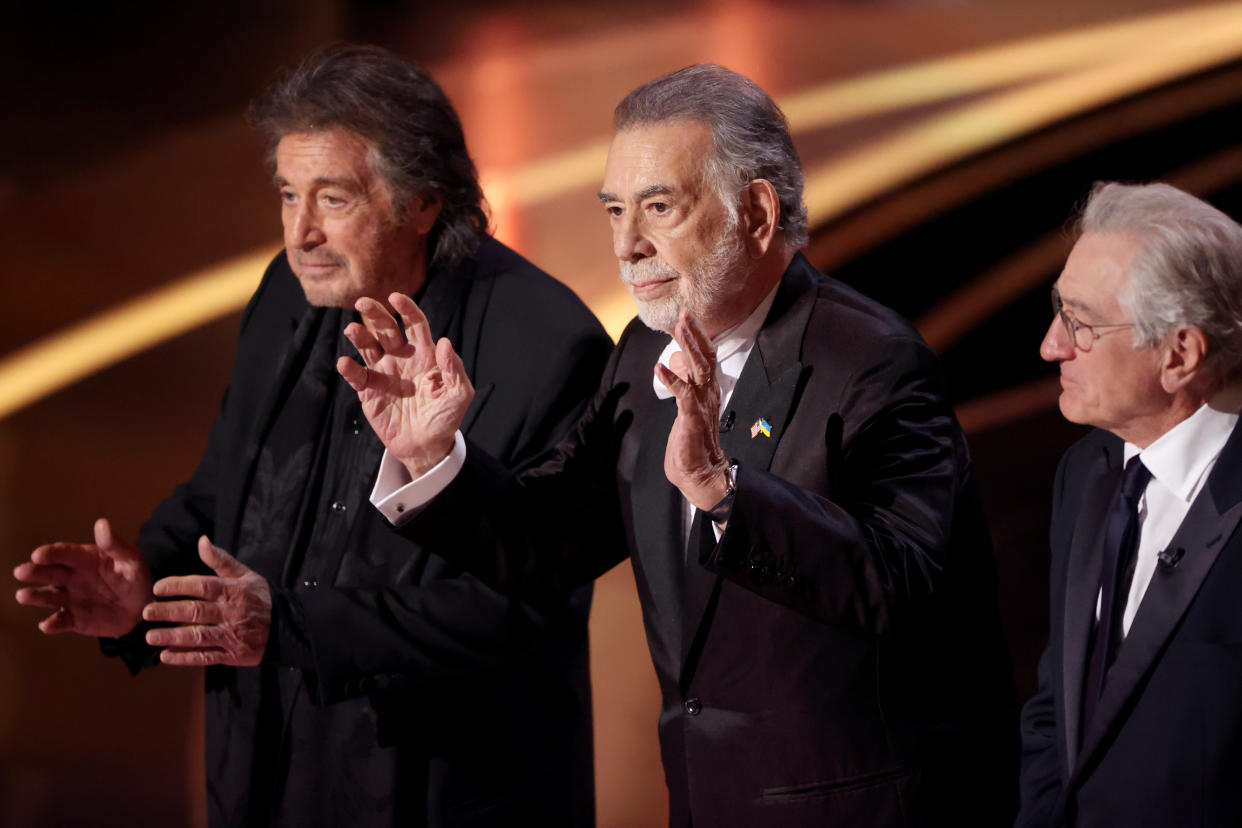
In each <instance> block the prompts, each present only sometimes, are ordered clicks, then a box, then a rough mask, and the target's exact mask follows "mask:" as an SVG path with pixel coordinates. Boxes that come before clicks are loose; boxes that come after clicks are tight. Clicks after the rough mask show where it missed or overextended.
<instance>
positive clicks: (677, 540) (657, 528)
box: [630, 392, 685, 670]
mask: <svg viewBox="0 0 1242 828" xmlns="http://www.w3.org/2000/svg"><path fill="white" fill-rule="evenodd" d="M640 393H641V392H640ZM676 416H677V401H676V400H673V399H667V400H660V401H659V402H657V403H656V404H655V405H654V406H653V407H652V409H651V414H650V416H648V417H646V418H645V422H644V423H643V424H642V425H641V426H640V428H641V438H640V440H639V444H638V454H637V456H636V458H635V463H634V482H633V485H632V486H631V489H630V492H631V494H630V497H631V503H632V509H633V515H634V546H635V548H636V549H637V550H638V552H639V554H638V555H636V556H635V560H634V563H635V565H636V566H637V567H640V568H641V573H640V575H641V578H642V580H643V581H644V582H645V583H646V587H647V591H648V592H649V593H650V595H651V605H652V607H653V608H654V609H655V613H656V615H657V616H659V620H658V621H657V622H656V623H649V624H648V626H647V635H648V639H649V640H651V641H652V658H653V659H654V660H655V662H656V664H657V665H659V664H665V665H668V667H669V669H670V670H671V669H675V668H676V667H677V665H678V664H679V663H680V661H679V659H678V654H679V653H680V652H681V637H682V626H681V607H682V593H683V590H684V574H685V564H684V562H683V561H684V557H685V548H684V545H683V540H682V503H683V499H682V496H681V492H679V491H678V490H677V489H676V488H675V487H674V486H673V484H672V483H670V482H669V481H668V477H667V476H666V475H665V473H664V452H665V447H666V446H667V445H668V434H669V431H670V430H671V429H672V427H673V420H674V419H675V418H676ZM655 636H659V647H660V648H662V649H663V652H662V653H656V652H655V650H656V646H657V645H656V644H655V643H654V637H655Z"/></svg>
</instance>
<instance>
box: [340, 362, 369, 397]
mask: <svg viewBox="0 0 1242 828" xmlns="http://www.w3.org/2000/svg"><path fill="white" fill-rule="evenodd" d="M336 372H337V373H338V374H340V375H341V376H342V377H343V378H344V379H345V381H346V382H348V383H349V387H350V388H352V389H354V390H355V391H357V392H359V393H361V392H362V391H365V390H367V383H368V381H369V380H370V376H371V375H370V374H368V373H367V369H366V368H363V367H362V366H361V365H359V364H358V363H357V362H355V361H354V360H352V359H350V358H349V357H347V356H343V357H341V358H340V359H338V360H337V361H336Z"/></svg>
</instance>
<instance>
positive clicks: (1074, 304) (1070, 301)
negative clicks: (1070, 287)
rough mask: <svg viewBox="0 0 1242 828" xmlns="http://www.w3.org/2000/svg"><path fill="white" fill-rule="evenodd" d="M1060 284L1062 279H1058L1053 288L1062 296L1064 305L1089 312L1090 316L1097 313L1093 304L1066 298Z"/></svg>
mask: <svg viewBox="0 0 1242 828" xmlns="http://www.w3.org/2000/svg"><path fill="white" fill-rule="evenodd" d="M1059 285H1060V280H1058V281H1057V283H1055V284H1053V286H1052V289H1053V290H1055V291H1056V292H1057V296H1060V297H1061V305H1062V307H1066V308H1070V309H1071V310H1076V311H1080V312H1082V313H1085V314H1087V315H1088V316H1093V315H1094V314H1095V311H1093V310H1092V308H1091V306H1090V305H1088V304H1087V303H1085V302H1081V301H1079V300H1077V299H1073V298H1070V299H1067V298H1065V294H1063V293H1061V288H1060V287H1059Z"/></svg>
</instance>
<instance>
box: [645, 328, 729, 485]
mask: <svg viewBox="0 0 1242 828" xmlns="http://www.w3.org/2000/svg"><path fill="white" fill-rule="evenodd" d="M673 338H674V339H676V340H677V344H678V345H680V346H681V352H680V353H677V354H673V358H672V360H670V363H671V365H672V368H673V370H669V369H668V368H665V367H664V366H663V365H661V364H659V363H656V366H655V370H656V376H658V377H659V378H660V382H662V383H664V384H665V385H666V386H668V389H669V390H670V391H672V392H673V396H674V397H676V398H677V419H676V420H674V421H673V428H672V430H671V431H669V434H668V446H667V447H666V449H665V451H664V474H665V475H667V477H668V479H669V482H670V483H672V484H673V485H674V486H676V487H677V488H678V489H679V490H680V491H681V493H682V495H683V496H684V497H685V498H686V500H688V501H690V502H691V503H693V504H694V505H695V506H696V507H697V508H699V509H702V510H707V509H711V508H712V507H713V506H715V505H716V504H717V503H719V502H720V501H721V499H722V498H724V496H725V493H726V492H727V490H728V484H727V482H726V480H725V470H726V469H727V468H728V466H729V460H728V458H727V457H725V453H724V451H723V450H722V449H721V448H720V386H719V384H718V383H717V381H716V352H715V350H713V348H712V346H711V343H710V342H709V341H708V339H707V336H706V335H705V334H704V333H703V331H702V330H701V329H700V328H699V326H698V323H697V322H696V321H695V319H694V317H693V316H691V315H690V312H689V311H686V310H683V311H682V312H681V315H680V317H679V318H678V320H677V325H676V326H675V327H674V328H673Z"/></svg>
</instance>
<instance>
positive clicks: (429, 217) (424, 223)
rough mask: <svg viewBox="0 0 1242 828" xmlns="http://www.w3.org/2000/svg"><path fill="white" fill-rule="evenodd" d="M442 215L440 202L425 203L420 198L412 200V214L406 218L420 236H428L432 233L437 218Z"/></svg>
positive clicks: (416, 197) (415, 197)
mask: <svg viewBox="0 0 1242 828" xmlns="http://www.w3.org/2000/svg"><path fill="white" fill-rule="evenodd" d="M439 215H440V202H439V201H424V200H423V199H421V198H419V197H418V196H414V197H413V198H412V199H410V213H409V215H408V216H407V217H406V220H407V221H409V222H410V223H411V224H412V225H413V226H414V229H415V230H417V231H418V232H419V234H420V235H423V236H425V235H427V234H428V233H430V232H431V228H432V227H434V226H435V223H436V218H437V217H439Z"/></svg>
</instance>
